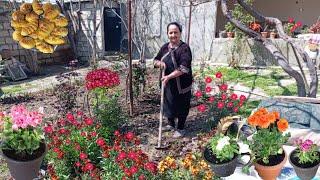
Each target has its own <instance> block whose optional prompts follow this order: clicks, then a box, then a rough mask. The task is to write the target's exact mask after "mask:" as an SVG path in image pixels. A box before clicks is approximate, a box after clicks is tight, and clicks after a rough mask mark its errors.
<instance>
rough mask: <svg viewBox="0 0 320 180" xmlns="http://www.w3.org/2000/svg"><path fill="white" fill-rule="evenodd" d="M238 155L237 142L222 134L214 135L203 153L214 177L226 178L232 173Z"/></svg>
mask: <svg viewBox="0 0 320 180" xmlns="http://www.w3.org/2000/svg"><path fill="white" fill-rule="evenodd" d="M238 155H239V145H238V143H237V141H236V140H235V139H233V138H230V137H229V136H225V135H223V134H219V135H215V136H214V137H212V138H211V140H210V141H209V144H208V145H207V147H206V148H205V150H204V152H203V156H204V159H205V160H206V161H207V162H209V164H210V166H211V168H212V170H213V172H214V173H215V175H217V176H219V177H227V176H230V175H231V174H233V173H234V171H235V169H236V166H237V162H238V161H237V160H238V158H237V157H238Z"/></svg>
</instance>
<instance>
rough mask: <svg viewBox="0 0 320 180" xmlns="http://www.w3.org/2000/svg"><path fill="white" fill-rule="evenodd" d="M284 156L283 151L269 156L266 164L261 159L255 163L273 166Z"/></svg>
mask: <svg viewBox="0 0 320 180" xmlns="http://www.w3.org/2000/svg"><path fill="white" fill-rule="evenodd" d="M284 157H285V154H284V153H282V154H278V155H272V156H270V157H269V163H268V164H266V163H264V162H263V161H262V160H259V161H257V163H258V164H261V165H264V166H274V165H277V164H280V163H281V162H282V161H283V159H284Z"/></svg>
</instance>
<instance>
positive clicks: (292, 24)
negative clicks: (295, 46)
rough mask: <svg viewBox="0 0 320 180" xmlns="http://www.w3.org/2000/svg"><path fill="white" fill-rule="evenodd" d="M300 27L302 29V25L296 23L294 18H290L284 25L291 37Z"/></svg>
mask: <svg viewBox="0 0 320 180" xmlns="http://www.w3.org/2000/svg"><path fill="white" fill-rule="evenodd" d="M300 27H302V23H301V22H300V21H298V22H295V20H294V19H293V18H292V17H289V18H288V22H287V23H285V25H284V29H285V31H286V33H287V34H288V35H289V36H293V33H294V32H295V31H296V30H297V29H298V28H300Z"/></svg>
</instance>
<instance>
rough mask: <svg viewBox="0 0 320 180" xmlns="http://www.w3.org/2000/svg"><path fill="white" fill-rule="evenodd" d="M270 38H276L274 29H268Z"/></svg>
mask: <svg viewBox="0 0 320 180" xmlns="http://www.w3.org/2000/svg"><path fill="white" fill-rule="evenodd" d="M270 38H271V39H275V38H277V31H276V30H275V29H271V31H270Z"/></svg>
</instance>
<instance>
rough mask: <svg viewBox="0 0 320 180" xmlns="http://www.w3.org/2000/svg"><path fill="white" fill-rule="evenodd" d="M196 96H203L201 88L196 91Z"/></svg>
mask: <svg viewBox="0 0 320 180" xmlns="http://www.w3.org/2000/svg"><path fill="white" fill-rule="evenodd" d="M195 96H196V97H197V98H199V97H201V96H202V92H201V91H199V90H198V91H196V93H195Z"/></svg>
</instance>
